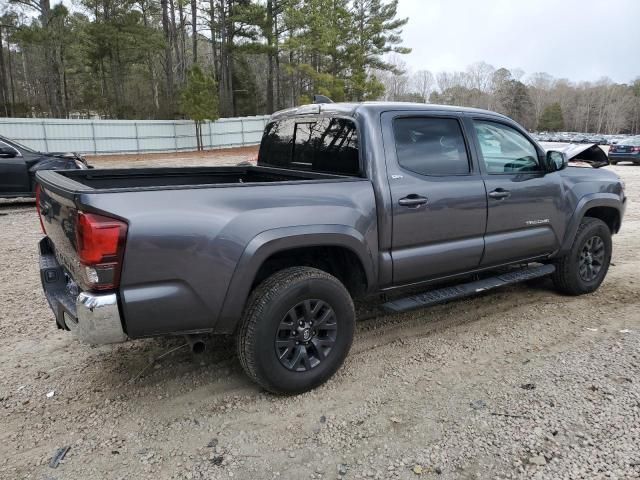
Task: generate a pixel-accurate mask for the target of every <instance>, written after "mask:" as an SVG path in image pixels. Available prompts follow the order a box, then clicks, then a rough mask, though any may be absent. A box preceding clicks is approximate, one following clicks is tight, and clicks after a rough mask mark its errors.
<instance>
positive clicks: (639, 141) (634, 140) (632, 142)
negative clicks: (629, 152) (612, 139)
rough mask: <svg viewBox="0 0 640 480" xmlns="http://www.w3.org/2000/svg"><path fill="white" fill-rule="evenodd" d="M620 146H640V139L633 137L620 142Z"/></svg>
mask: <svg viewBox="0 0 640 480" xmlns="http://www.w3.org/2000/svg"><path fill="white" fill-rule="evenodd" d="M618 145H640V137H631V138H627V139H626V140H622V141H621V142H618Z"/></svg>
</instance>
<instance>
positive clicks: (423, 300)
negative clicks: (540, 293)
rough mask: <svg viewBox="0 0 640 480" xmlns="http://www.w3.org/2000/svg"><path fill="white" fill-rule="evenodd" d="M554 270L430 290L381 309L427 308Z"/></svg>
mask: <svg viewBox="0 0 640 480" xmlns="http://www.w3.org/2000/svg"><path fill="white" fill-rule="evenodd" d="M555 270H556V267H555V266H554V265H542V266H540V267H531V268H525V269H522V270H515V271H513V272H508V273H504V274H502V275H497V276H495V277H489V278H484V279H482V280H476V281H473V282H469V283H463V284H460V285H455V286H453V287H444V288H439V289H437V290H430V291H428V292H425V293H419V294H418V295H412V296H411V297H405V298H399V299H397V300H392V301H390V302H387V303H384V304H383V305H382V308H384V309H385V310H386V311H388V312H406V311H407V310H414V309H416V308H422V307H428V306H431V305H436V304H438V303H444V302H448V301H450V300H455V299H458V298H464V297H469V296H471V295H475V294H476V293H480V292H484V291H485V290H491V289H492V288H497V287H503V286H505V285H511V284H513V283H519V282H524V281H525V280H531V279H534V278H539V277H545V276H547V275H551V274H552V273H553V272H554V271H555Z"/></svg>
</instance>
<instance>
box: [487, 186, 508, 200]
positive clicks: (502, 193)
mask: <svg viewBox="0 0 640 480" xmlns="http://www.w3.org/2000/svg"><path fill="white" fill-rule="evenodd" d="M489 196H490V197H491V198H495V199H498V200H501V199H503V198H507V197H509V196H511V192H510V191H509V190H505V189H503V188H496V189H495V190H494V191H493V192H489Z"/></svg>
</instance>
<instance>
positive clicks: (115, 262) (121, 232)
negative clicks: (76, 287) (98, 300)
mask: <svg viewBox="0 0 640 480" xmlns="http://www.w3.org/2000/svg"><path fill="white" fill-rule="evenodd" d="M126 237H127V224H126V223H125V222H123V221H121V220H117V219H115V218H110V217H105V216H103V215H97V214H95V213H84V212H78V217H77V220H76V250H77V253H78V259H79V260H80V263H81V264H82V267H83V268H82V279H81V280H80V283H82V287H83V288H84V289H87V290H110V289H114V288H117V287H118V284H119V283H120V270H121V267H122V257H123V254H124V244H125V240H126Z"/></svg>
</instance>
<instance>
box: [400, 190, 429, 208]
mask: <svg viewBox="0 0 640 480" xmlns="http://www.w3.org/2000/svg"><path fill="white" fill-rule="evenodd" d="M398 203H399V204H400V205H402V206H403V207H419V206H420V205H425V204H426V203H427V197H422V196H420V195H416V194H415V193H412V194H411V195H407V196H406V197H404V198H401V199H400V200H398Z"/></svg>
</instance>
